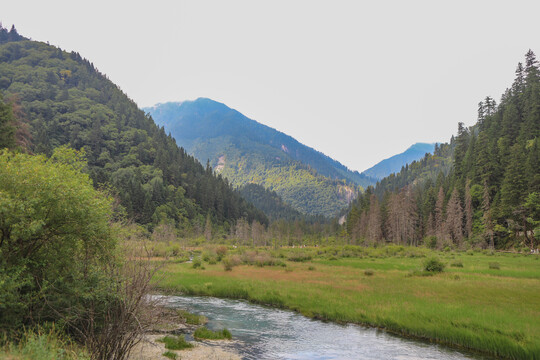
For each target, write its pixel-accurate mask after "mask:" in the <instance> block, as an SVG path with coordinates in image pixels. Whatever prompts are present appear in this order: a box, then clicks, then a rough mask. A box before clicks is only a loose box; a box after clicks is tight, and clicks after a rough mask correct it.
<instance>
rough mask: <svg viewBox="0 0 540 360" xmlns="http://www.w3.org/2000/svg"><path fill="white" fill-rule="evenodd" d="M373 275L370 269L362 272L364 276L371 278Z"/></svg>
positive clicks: (373, 272)
mask: <svg viewBox="0 0 540 360" xmlns="http://www.w3.org/2000/svg"><path fill="white" fill-rule="evenodd" d="M374 274H375V271H373V270H372V269H366V270H364V275H366V276H373V275H374Z"/></svg>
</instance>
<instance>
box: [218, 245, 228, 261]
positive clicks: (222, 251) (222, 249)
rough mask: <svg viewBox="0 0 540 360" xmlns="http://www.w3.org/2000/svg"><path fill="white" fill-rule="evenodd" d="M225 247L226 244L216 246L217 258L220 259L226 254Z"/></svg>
mask: <svg viewBox="0 0 540 360" xmlns="http://www.w3.org/2000/svg"><path fill="white" fill-rule="evenodd" d="M227 251H228V249H227V247H226V246H223V245H222V246H218V247H217V248H216V254H217V256H218V259H219V260H220V261H221V259H223V257H224V256H225V254H227Z"/></svg>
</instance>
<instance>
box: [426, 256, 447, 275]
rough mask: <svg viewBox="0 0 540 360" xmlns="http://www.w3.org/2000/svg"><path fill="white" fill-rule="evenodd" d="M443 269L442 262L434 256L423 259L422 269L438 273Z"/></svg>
mask: <svg viewBox="0 0 540 360" xmlns="http://www.w3.org/2000/svg"><path fill="white" fill-rule="evenodd" d="M443 270H444V263H443V262H442V261H441V260H439V259H438V258H436V257H432V258H428V259H426V260H425V261H424V271H427V272H430V273H438V272H442V271H443Z"/></svg>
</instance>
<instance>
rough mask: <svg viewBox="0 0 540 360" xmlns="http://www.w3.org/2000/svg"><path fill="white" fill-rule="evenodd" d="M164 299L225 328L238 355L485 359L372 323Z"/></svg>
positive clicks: (236, 303) (312, 359)
mask: <svg viewBox="0 0 540 360" xmlns="http://www.w3.org/2000/svg"><path fill="white" fill-rule="evenodd" d="M164 299H165V301H166V303H167V304H168V305H169V306H172V307H178V308H182V309H186V310H188V311H189V312H192V313H196V314H201V315H204V316H206V317H207V318H208V319H209V322H208V324H207V327H208V328H210V329H212V330H218V329H223V328H224V327H225V328H227V329H229V330H230V331H231V333H232V335H233V339H235V340H236V341H234V342H231V344H230V345H227V346H228V347H230V348H231V349H233V350H234V351H235V352H237V353H238V354H240V356H242V358H243V359H253V360H260V359H302V360H308V359H309V360H322V359H373V360H375V359H399V360H412V359H433V360H435V359H437V360H439V359H444V360H446V359H448V360H450V359H452V360H454V359H488V358H484V357H481V356H478V355H473V354H468V353H464V352H460V351H457V350H453V349H449V348H446V347H443V346H440V345H437V344H431V343H424V342H421V341H416V340H411V339H406V338H402V337H398V336H394V335H391V334H388V333H387V332H384V331H381V330H377V329H373V328H367V327H363V326H359V325H352V324H349V325H339V324H335V323H331V322H323V321H319V320H313V319H309V318H307V317H305V316H302V315H300V314H298V313H295V312H293V311H288V310H279V309H273V308H269V307H264V306H259V305H254V304H250V303H248V302H247V301H243V300H229V299H217V298H212V297H192V296H166V297H164ZM207 343H208V344H212V343H211V342H207Z"/></svg>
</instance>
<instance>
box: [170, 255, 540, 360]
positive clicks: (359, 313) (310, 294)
mask: <svg viewBox="0 0 540 360" xmlns="http://www.w3.org/2000/svg"><path fill="white" fill-rule="evenodd" d="M306 251H311V250H306ZM310 254H314V252H313V251H311V252H310ZM357 255H358V254H357ZM425 255H432V254H430V253H423V252H420V253H419V252H417V251H416V252H415V251H414V250H411V251H410V252H409V251H408V250H407V248H405V249H403V251H398V252H396V251H392V252H385V251H384V250H378V251H376V252H371V253H370V254H364V255H362V256H357V257H345V258H344V257H341V258H340V257H339V256H333V257H331V258H328V257H325V256H319V257H318V256H313V255H310V257H306V258H311V260H310V261H305V262H295V261H287V260H286V257H285V258H284V260H283V264H285V265H286V266H285V267H283V266H265V267H256V266H248V265H239V266H236V267H234V268H233V270H232V271H225V270H224V267H223V265H222V264H220V263H217V264H214V265H212V264H207V263H203V265H204V268H205V269H204V270H201V269H200V268H198V269H193V267H192V264H186V263H168V264H166V265H165V267H164V268H163V271H162V274H161V275H160V276H163V278H162V280H161V281H160V287H161V289H162V290H165V291H168V292H172V293H185V294H192V295H209V296H216V297H223V298H241V299H246V300H249V301H252V302H255V303H261V304H267V305H270V306H275V307H280V308H288V309H292V310H295V311H298V312H300V313H302V314H304V315H306V316H309V317H313V318H319V319H324V320H331V321H337V322H352V323H358V324H364V325H369V326H374V327H379V328H384V329H386V330H387V331H390V332H392V333H397V334H400V335H404V336H410V337H415V338H419V339H424V340H429V341H433V342H438V343H442V344H446V345H449V346H452V347H455V348H463V349H469V350H473V351H478V352H482V353H486V354H491V355H494V356H497V357H503V358H510V359H540V340H539V339H538V334H540V322H539V321H538V319H539V318H540V299H539V297H538V294H539V293H540V262H539V261H538V260H536V259H537V257H534V256H525V255H518V254H499V253H496V254H491V253H481V252H468V253H460V252H456V253H454V252H448V253H438V255H439V256H440V258H441V260H442V261H443V262H444V263H446V265H447V267H446V270H445V271H444V272H443V273H441V274H437V275H433V276H422V273H420V272H419V271H416V270H418V269H419V268H420V267H421V263H422V261H423V259H424V258H423V256H425ZM283 264H281V265H283Z"/></svg>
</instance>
